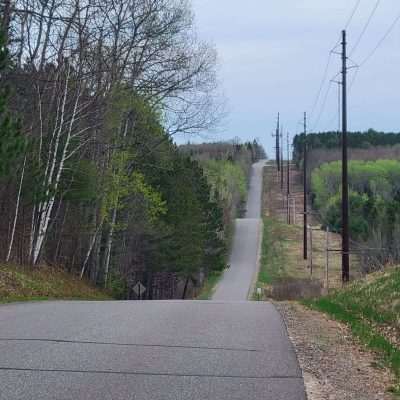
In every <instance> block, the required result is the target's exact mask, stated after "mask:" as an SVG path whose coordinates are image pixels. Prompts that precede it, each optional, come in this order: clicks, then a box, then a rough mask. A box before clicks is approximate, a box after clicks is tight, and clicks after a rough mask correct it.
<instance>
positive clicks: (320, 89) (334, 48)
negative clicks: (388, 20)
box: [309, 0, 400, 125]
mask: <svg viewBox="0 0 400 400" xmlns="http://www.w3.org/2000/svg"><path fill="white" fill-rule="evenodd" d="M378 1H380V0H378ZM360 3H361V0H357V1H356V3H355V5H354V7H353V9H352V11H351V13H350V16H349V18H348V19H347V22H346V28H345V29H347V27H348V26H349V25H350V23H351V21H352V20H353V18H354V15H355V14H356V12H357V10H358V8H359V6H360ZM399 17H400V16H399ZM340 42H341V37H339V39H338V41H337V42H336V44H335V46H334V47H333V48H332V49H331V50H330V51H329V55H328V60H327V63H326V66H325V69H324V73H323V76H322V80H321V83H320V85H319V88H318V91H317V95H316V97H315V100H314V102H313V105H312V107H311V112H310V113H309V119H311V118H312V117H313V115H314V111H315V109H316V107H317V104H318V101H319V100H320V98H321V94H322V90H323V88H324V85H325V81H326V78H327V76H328V71H329V66H330V62H331V59H332V54H333V53H334V52H335V50H336V48H337V47H338V46H339V45H340ZM329 90H330V87H328V92H329ZM326 97H327V95H326ZM324 101H325V102H326V98H325V99H324ZM323 108H324V107H323ZM321 114H322V113H321ZM320 118H321V116H319V117H318V118H317V120H318V121H319V119H320ZM314 125H317V123H316V124H314Z"/></svg>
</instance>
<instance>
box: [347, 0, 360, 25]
mask: <svg viewBox="0 0 400 400" xmlns="http://www.w3.org/2000/svg"><path fill="white" fill-rule="evenodd" d="M360 3H361V0H357V2H356V4H355V5H354V8H353V11H352V13H351V15H350V17H349V19H348V20H347V22H346V26H345V29H347V28H348V27H349V25H350V23H351V21H352V20H353V17H354V15H355V13H356V12H357V10H358V7H359V5H360Z"/></svg>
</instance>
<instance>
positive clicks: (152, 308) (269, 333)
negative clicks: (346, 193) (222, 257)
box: [0, 165, 305, 400]
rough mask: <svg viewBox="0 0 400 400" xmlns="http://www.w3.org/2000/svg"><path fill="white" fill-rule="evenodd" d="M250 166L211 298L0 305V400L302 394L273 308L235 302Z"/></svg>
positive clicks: (242, 280)
mask: <svg viewBox="0 0 400 400" xmlns="http://www.w3.org/2000/svg"><path fill="white" fill-rule="evenodd" d="M260 173H261V166H260V165H256V166H255V168H254V174H253V181H252V189H251V190H250V195H249V207H248V212H247V217H249V218H247V219H245V220H244V221H240V222H239V223H238V229H237V231H236V240H235V249H234V250H233V254H232V261H233V263H234V265H232V267H231V269H230V270H229V272H228V274H226V276H225V277H224V279H223V281H222V283H221V286H220V287H219V290H218V291H217V293H216V296H217V295H218V296H221V300H213V301H204V302H201V301H143V302H138V301H136V302H135V301H132V302H117V301H115V302H46V303H20V304H9V305H1V306H0V400H131V399H132V400H264V399H268V400H305V394H304V385H303V378H302V374H301V371H300V369H299V367H298V363H297V360H296V356H295V354H294V351H293V349H292V346H291V343H290V341H289V339H288V337H287V333H286V328H285V326H284V324H283V322H282V319H281V317H280V315H279V314H278V312H277V311H276V310H275V308H274V307H273V306H272V305H271V304H269V303H264V302H247V301H236V300H245V299H246V293H247V292H248V290H249V287H250V283H251V280H252V275H253V273H254V271H255V268H256V260H257V259H256V257H255V255H254V254H253V251H255V252H256V250H257V247H258V245H256V244H255V242H256V241H257V240H258V238H259V233H257V231H256V230H255V226H256V225H257V223H256V221H257V219H258V218H259V210H258V211H257V209H256V208H254V207H253V204H254V205H255V206H257V204H259V202H260V193H261V192H260V190H261V188H260V186H261V181H260ZM242 222H243V223H242ZM258 223H259V221H258ZM238 243H239V246H241V247H240V248H239V250H238V249H237V248H236V246H238ZM251 249H253V250H251ZM242 253H243V256H242ZM244 253H246V255H245V254H244ZM250 253H251V254H250ZM246 257H249V258H248V260H247V262H246ZM242 270H243V271H242ZM232 274H234V275H232ZM236 280H238V281H236ZM233 294H235V296H237V297H235V296H234V295H233ZM222 297H225V298H224V299H223V300H222ZM228 300H229V301H228Z"/></svg>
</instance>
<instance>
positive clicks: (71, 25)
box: [0, 0, 226, 299]
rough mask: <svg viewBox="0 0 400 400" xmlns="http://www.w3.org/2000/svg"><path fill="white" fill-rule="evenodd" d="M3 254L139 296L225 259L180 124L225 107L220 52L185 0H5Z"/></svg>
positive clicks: (175, 293)
mask: <svg viewBox="0 0 400 400" xmlns="http://www.w3.org/2000/svg"><path fill="white" fill-rule="evenodd" d="M1 11H2V20H1V28H2V32H1V42H0V68H1V71H0V89H1V94H0V213H1V216H2V218H1V220H0V234H1V241H0V242H1V244H0V259H2V260H5V261H7V262H16V263H19V264H24V265H27V264H29V265H32V266H33V267H36V268H39V267H40V264H41V263H47V264H50V265H57V266H61V267H63V268H66V269H67V270H69V271H71V272H73V273H77V274H79V275H80V276H81V277H82V278H86V279H89V280H90V281H92V282H94V283H96V284H98V285H102V286H105V287H109V288H112V289H113V290H114V292H115V293H116V294H117V295H118V296H119V297H123V298H135V296H136V295H135V293H134V290H133V288H134V285H135V284H136V283H137V282H138V281H141V282H142V283H143V284H144V285H145V286H146V288H147V290H146V292H145V294H144V297H145V298H148V299H151V298H173V297H185V296H187V294H188V290H189V289H190V287H191V286H192V287H195V286H198V285H199V284H200V282H201V280H202V279H203V278H204V276H205V275H206V274H207V273H208V271H209V270H212V269H221V268H223V267H224V265H225V256H226V241H225V236H224V229H225V227H224V218H223V208H222V207H221V204H220V199H219V196H212V195H211V193H212V189H211V187H210V183H209V182H208V180H207V177H206V176H205V174H204V172H203V168H202V166H201V165H200V164H199V162H198V161H196V160H195V159H193V158H192V157H190V154H185V153H184V152H182V151H181V150H179V149H178V148H177V146H176V145H175V144H174V142H173V137H174V135H177V134H179V133H185V134H195V133H198V132H200V131H203V130H206V129H209V128H210V127H212V126H214V125H215V124H216V123H217V121H218V120H219V118H220V117H221V113H222V108H221V107H222V106H221V104H222V103H221V102H220V101H219V97H218V87H217V85H216V81H217V80H216V54H215V50H214V49H213V48H212V47H210V46H209V45H208V44H207V43H203V42H200V41H199V40H198V39H197V35H196V31H195V27H194V20H193V15H192V12H191V9H190V7H189V6H188V3H187V2H186V1H184V0H124V1H122V0H117V1H114V0H113V1H111V0H110V1H109V0H106V1H104V0H102V1H75V0H74V1H69V0H66V1H62V2H60V1H54V0H16V1H14V2H10V1H5V2H3V5H2V10H1Z"/></svg>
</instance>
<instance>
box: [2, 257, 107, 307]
mask: <svg viewBox="0 0 400 400" xmlns="http://www.w3.org/2000/svg"><path fill="white" fill-rule="evenodd" d="M55 299H57V300H110V299H112V298H111V295H110V294H109V293H107V292H105V291H103V290H100V289H98V288H95V287H93V286H91V285H89V284H88V283H86V282H84V281H81V280H79V279H78V278H75V277H73V276H71V275H70V274H68V273H66V272H64V271H62V270H59V269H56V268H52V267H46V266H42V267H40V268H36V269H32V268H24V267H21V266H14V265H0V303H11V302H16V301H39V300H55Z"/></svg>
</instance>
